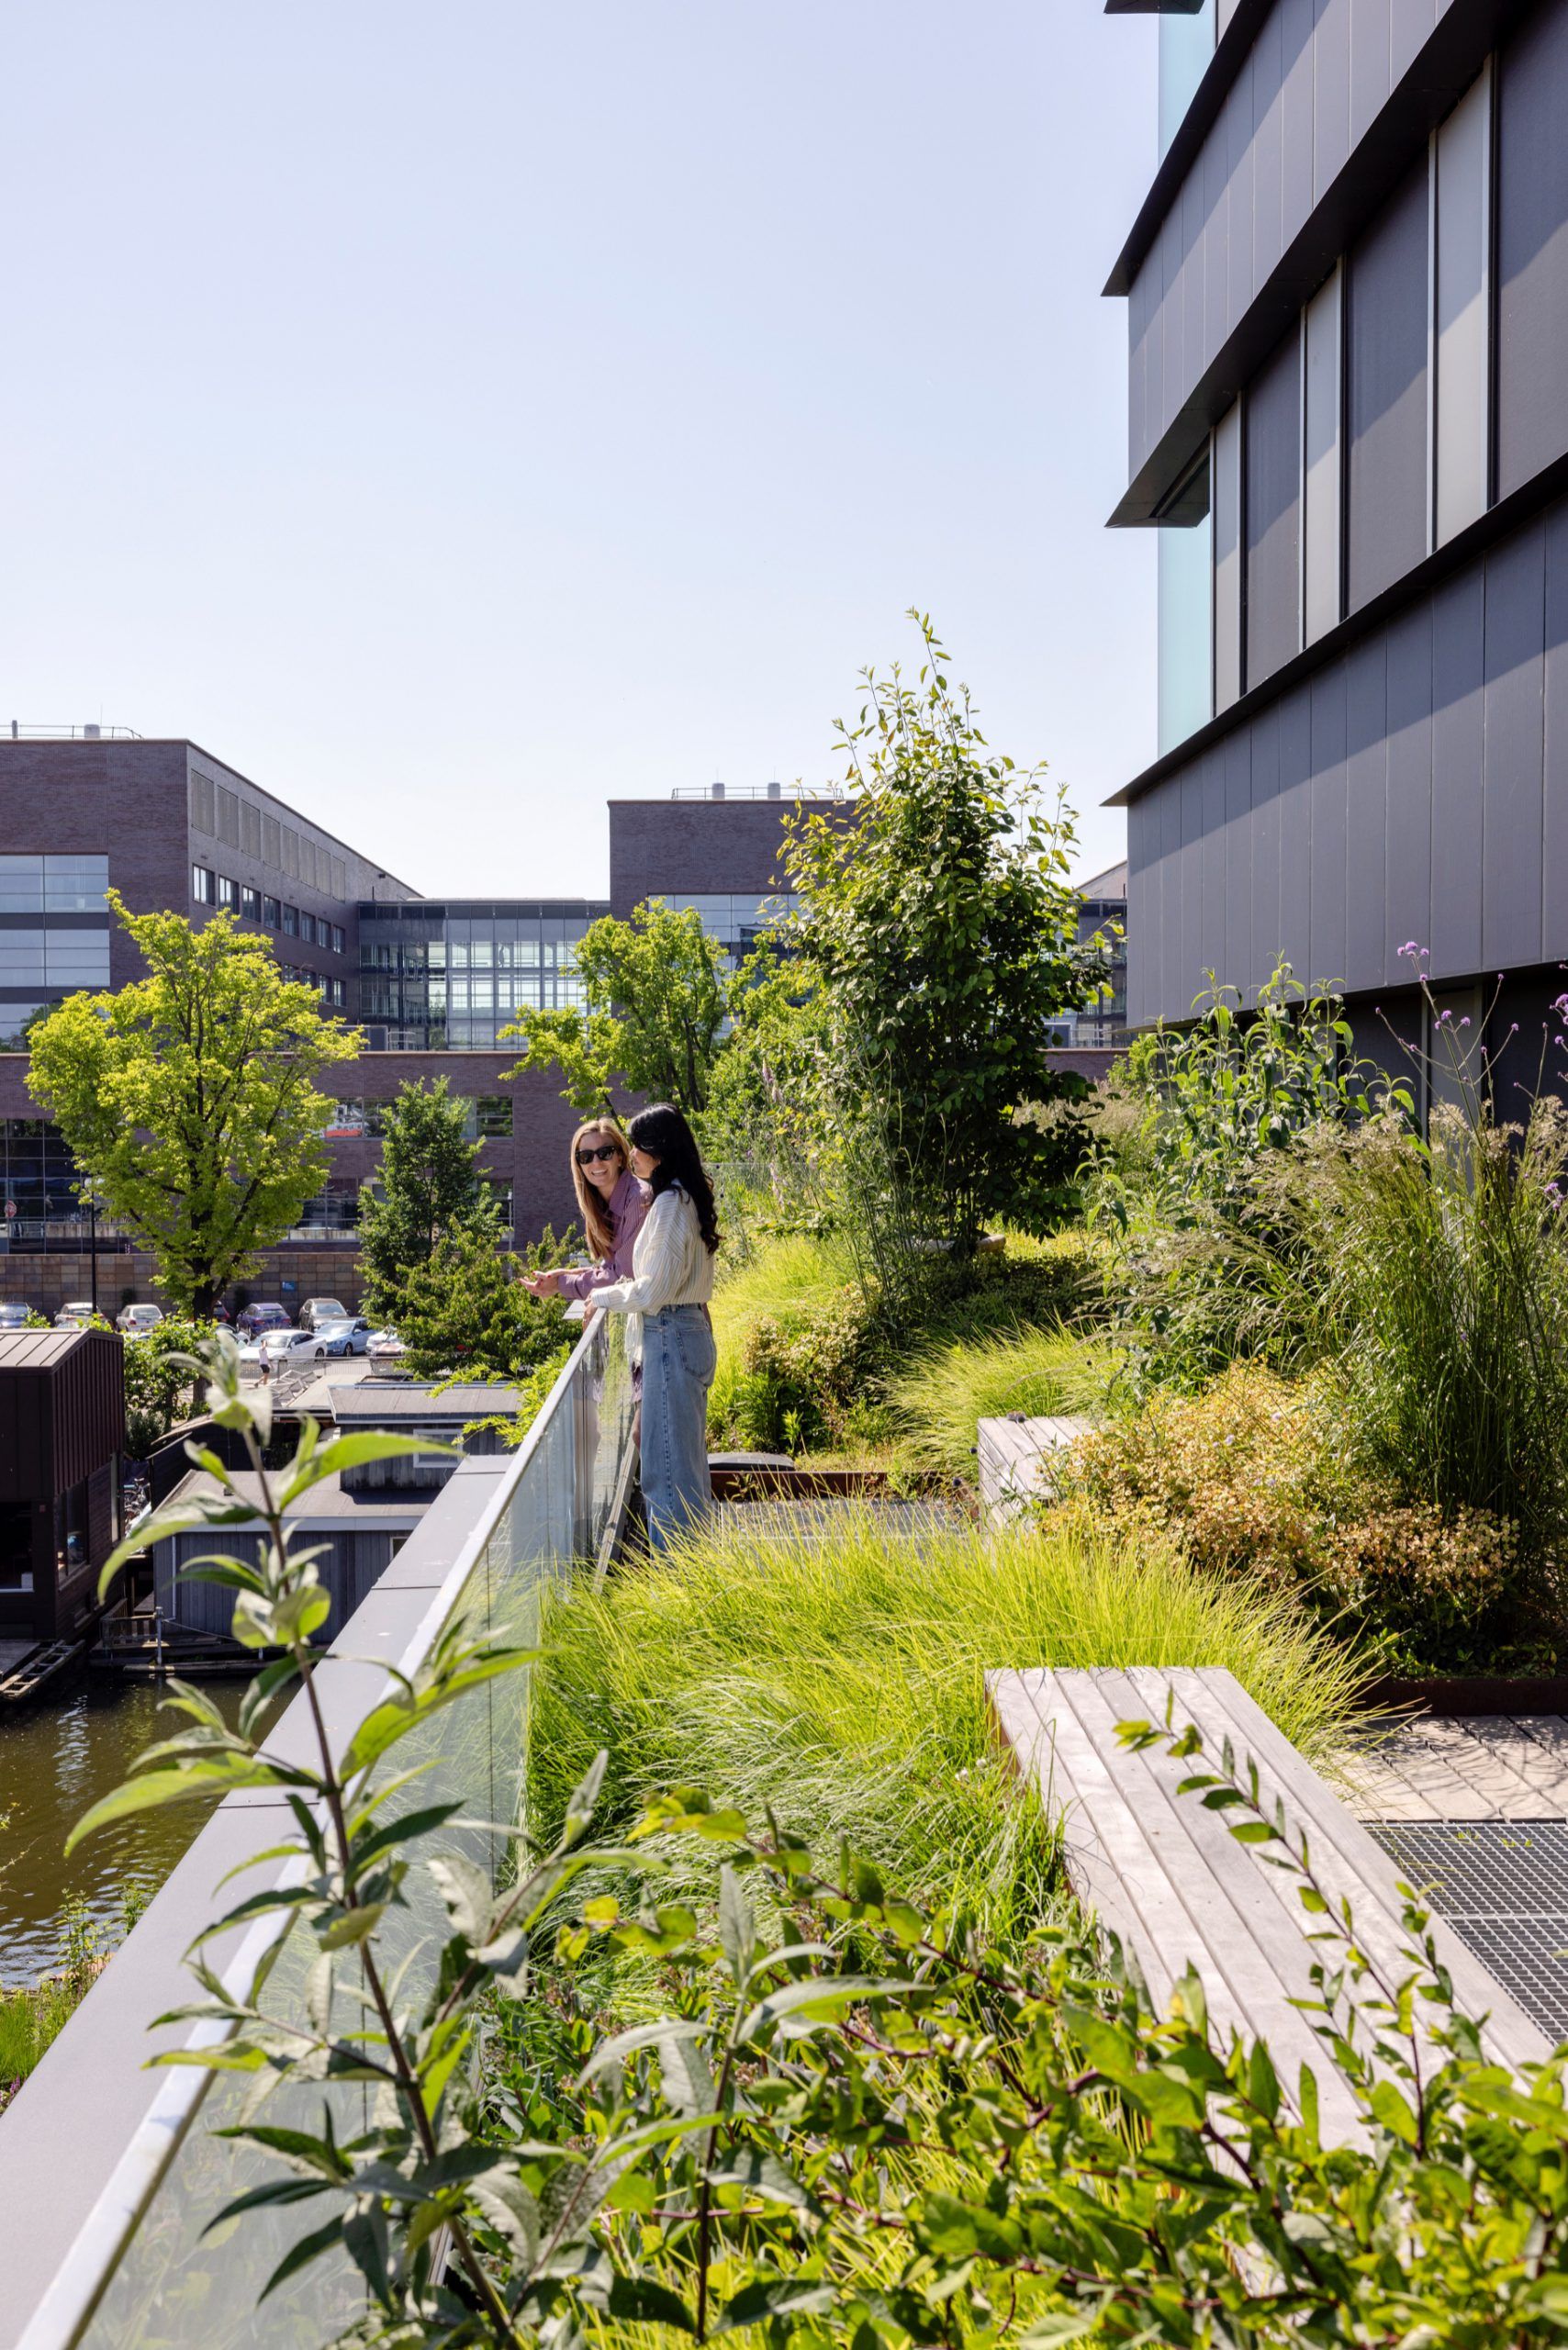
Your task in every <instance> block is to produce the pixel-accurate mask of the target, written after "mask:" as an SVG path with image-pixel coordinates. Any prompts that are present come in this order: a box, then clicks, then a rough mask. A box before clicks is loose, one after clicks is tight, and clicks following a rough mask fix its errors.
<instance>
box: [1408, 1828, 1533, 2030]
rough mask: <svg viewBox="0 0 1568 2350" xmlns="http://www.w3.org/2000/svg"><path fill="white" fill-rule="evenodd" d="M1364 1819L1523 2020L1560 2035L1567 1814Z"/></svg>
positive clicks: (1419, 1892) (1415, 1886)
mask: <svg viewBox="0 0 1568 2350" xmlns="http://www.w3.org/2000/svg"><path fill="white" fill-rule="evenodd" d="M1369 1826H1370V1827H1371V1832H1372V1835H1373V1836H1374V1837H1375V1838H1376V1840H1377V1841H1378V1842H1379V1843H1380V1844H1381V1845H1382V1847H1383V1851H1384V1852H1386V1853H1387V1854H1388V1856H1389V1858H1390V1860H1391V1861H1392V1862H1393V1863H1394V1866H1395V1867H1396V1868H1397V1869H1398V1871H1399V1874H1400V1875H1401V1877H1402V1878H1403V1879H1404V1880H1405V1881H1406V1883H1407V1884H1409V1885H1410V1886H1413V1887H1414V1888H1415V1890H1416V1891H1417V1893H1418V1894H1419V1895H1420V1896H1421V1897H1422V1898H1423V1899H1424V1900H1425V1901H1426V1902H1427V1903H1428V1906H1429V1907H1430V1908H1432V1909H1433V1910H1435V1911H1436V1913H1437V1915H1438V1916H1439V1918H1442V1919H1446V1921H1447V1922H1448V1924H1449V1925H1450V1926H1451V1927H1452V1928H1453V1930H1454V1931H1455V1933H1456V1934H1458V1936H1459V1938H1460V1940H1461V1942H1465V1943H1467V1944H1468V1945H1469V1947H1470V1949H1471V1950H1473V1952H1474V1953H1475V1955H1476V1957H1477V1958H1478V1959H1480V1961H1481V1963H1482V1964H1483V1965H1484V1966H1485V1967H1486V1968H1487V1969H1488V1971H1489V1972H1490V1973H1491V1974H1492V1975H1495V1977H1496V1979H1497V1981H1498V1982H1499V1983H1500V1984H1501V1985H1502V1986H1503V1988H1504V1989H1505V1990H1506V1991H1507V1992H1509V1993H1510V1994H1511V1995H1512V1997H1514V1998H1516V1999H1517V2000H1518V2004H1519V2006H1520V2007H1521V2008H1522V2009H1524V2011H1525V2013H1526V2015H1528V2016H1529V2018H1530V2020H1531V2021H1532V2022H1534V2023H1537V2024H1539V2025H1540V2029H1541V2030H1542V2031H1544V2032H1545V2033H1546V2034H1547V2035H1548V2037H1549V2038H1551V2039H1552V2040H1563V2039H1568V1821H1564V1820H1561V1819H1481V1820H1469V1821H1466V1822H1464V1823H1462V1824H1459V1823H1453V1822H1448V1821H1442V1822H1438V1821H1434V1822H1432V1823H1431V1824H1429V1825H1428V1824H1425V1823H1420V1822H1415V1821H1406V1820H1400V1821H1392V1820H1390V1821H1385V1822H1383V1823H1382V1824H1373V1823H1369Z"/></svg>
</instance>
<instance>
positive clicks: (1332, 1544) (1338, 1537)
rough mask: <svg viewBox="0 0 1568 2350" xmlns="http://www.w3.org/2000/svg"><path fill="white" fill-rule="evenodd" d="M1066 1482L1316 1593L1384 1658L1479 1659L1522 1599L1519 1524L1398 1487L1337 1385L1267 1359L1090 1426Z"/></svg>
mask: <svg viewBox="0 0 1568 2350" xmlns="http://www.w3.org/2000/svg"><path fill="white" fill-rule="evenodd" d="M1058 1496H1059V1497H1060V1499H1059V1502H1058V1506H1062V1505H1065V1506H1068V1507H1076V1508H1079V1509H1088V1510H1089V1511H1092V1512H1095V1511H1097V1512H1103V1513H1104V1514H1106V1515H1108V1516H1110V1517H1111V1518H1112V1520H1113V1521H1114V1523H1115V1524H1116V1525H1118V1526H1120V1527H1123V1528H1124V1529H1126V1530H1127V1531H1128V1532H1129V1533H1130V1532H1131V1531H1132V1530H1134V1529H1136V1528H1137V1527H1144V1528H1147V1529H1148V1530H1149V1531H1151V1532H1154V1533H1156V1534H1158V1535H1159V1536H1161V1537H1163V1538H1165V1539H1169V1540H1172V1541H1175V1542H1178V1543H1179V1544H1180V1545H1181V1547H1182V1550H1184V1551H1185V1553H1186V1555H1187V1557H1188V1558H1189V1559H1190V1560H1191V1561H1193V1565H1194V1566H1195V1567H1197V1568H1199V1569H1201V1570H1202V1571H1203V1572H1205V1573H1211V1574H1222V1575H1247V1576H1253V1577H1257V1578H1259V1579H1260V1580H1261V1581H1262V1582H1263V1583H1267V1584H1269V1585H1270V1586H1271V1587H1272V1588H1274V1589H1276V1590H1280V1591H1290V1590H1294V1591H1301V1592H1304V1593H1305V1594H1306V1595H1309V1596H1310V1597H1311V1598H1312V1599H1313V1601H1314V1603H1315V1605H1316V1606H1318V1607H1320V1608H1321V1609H1323V1610H1324V1611H1325V1612H1331V1613H1336V1614H1338V1613H1343V1615H1344V1616H1345V1617H1346V1619H1347V1621H1346V1625H1345V1628H1346V1629H1348V1630H1350V1631H1351V1632H1352V1633H1354V1634H1355V1635H1357V1636H1359V1637H1364V1638H1365V1639H1366V1640H1367V1641H1368V1642H1369V1644H1370V1645H1371V1646H1372V1648H1373V1650H1374V1651H1376V1652H1377V1653H1378V1654H1379V1655H1380V1657H1381V1659H1382V1661H1383V1662H1384V1663H1386V1664H1389V1665H1395V1664H1397V1665H1400V1666H1402V1667H1406V1668H1410V1669H1414V1670H1417V1671H1452V1670H1462V1669H1467V1668H1470V1667H1473V1665H1475V1664H1476V1663H1478V1662H1484V1661H1485V1660H1486V1659H1487V1658H1488V1657H1489V1656H1490V1655H1491V1654H1492V1653H1493V1652H1494V1649H1495V1643H1496V1642H1497V1641H1499V1640H1501V1639H1505V1638H1506V1636H1507V1632H1508V1629H1509V1627H1510V1621H1511V1617H1512V1615H1513V1613H1514V1610H1515V1607H1516V1605H1517V1598H1518V1578H1517V1573H1516V1557H1517V1550H1518V1542H1517V1535H1516V1530H1515V1528H1514V1527H1513V1526H1512V1524H1511V1523H1509V1522H1508V1521H1507V1520H1506V1519H1504V1518H1501V1517H1499V1516H1495V1515H1494V1514H1492V1513H1489V1512H1485V1511H1480V1510H1473V1509H1468V1508H1460V1509H1458V1510H1456V1511H1450V1512H1447V1513H1445V1512H1443V1511H1441V1510H1440V1509H1439V1507H1438V1506H1437V1505H1435V1504H1434V1503H1432V1502H1430V1501H1428V1500H1426V1499H1423V1498H1420V1497H1417V1498H1414V1499H1412V1498H1410V1497H1408V1496H1406V1495H1405V1494H1402V1493H1401V1491H1400V1489H1399V1487H1398V1485H1397V1483H1395V1482H1394V1480H1393V1479H1391V1478H1390V1477H1389V1476H1388V1475H1386V1474H1385V1473H1384V1472H1383V1471H1382V1470H1381V1469H1379V1468H1378V1467H1377V1466H1376V1464H1372V1465H1368V1464H1367V1463H1366V1462H1365V1460H1363V1459H1361V1458H1358V1456H1357V1455H1356V1453H1355V1451H1354V1449H1353V1448H1352V1447H1350V1446H1348V1445H1347V1443H1346V1438H1345V1431H1344V1427H1343V1424H1342V1422H1341V1421H1340V1420H1339V1418H1338V1415H1337V1414H1336V1412H1335V1410H1334V1407H1333V1400H1332V1395H1331V1393H1330V1392H1329V1391H1327V1389H1326V1388H1325V1387H1324V1386H1323V1385H1322V1384H1320V1383H1318V1382H1309V1383H1301V1384H1295V1385H1293V1384H1291V1383H1290V1382H1286V1381H1284V1380H1282V1379H1279V1378H1277V1377H1276V1376H1274V1375H1273V1374H1272V1373H1271V1372H1270V1371H1266V1370H1264V1369H1263V1368H1262V1367H1261V1366H1260V1365H1258V1364H1256V1363H1238V1364H1235V1365H1233V1366H1232V1368H1231V1369H1230V1370H1229V1371H1227V1372H1226V1373H1225V1374H1224V1376H1223V1377H1221V1378H1220V1379H1218V1380H1216V1381H1215V1382H1214V1384H1213V1385H1212V1386H1211V1387H1210V1388H1209V1389H1208V1390H1207V1391H1206V1393H1204V1394H1203V1395H1200V1396H1198V1397H1195V1398H1191V1397H1186V1396H1182V1395H1177V1394H1162V1395H1157V1396H1155V1397H1153V1398H1151V1399H1150V1401H1149V1403H1148V1405H1147V1406H1146V1407H1145V1409H1144V1410H1143V1411H1141V1412H1140V1413H1139V1414H1137V1416H1136V1417H1132V1418H1128V1419H1124V1420H1119V1421H1116V1422H1114V1423H1113V1424H1112V1425H1110V1426H1108V1427H1105V1428H1103V1429H1102V1430H1100V1431H1098V1432H1097V1433H1096V1434H1094V1435H1092V1436H1089V1437H1084V1438H1081V1439H1080V1440H1079V1442H1078V1443H1077V1444H1076V1445H1074V1446H1073V1447H1072V1449H1071V1451H1070V1455H1069V1456H1068V1459H1067V1460H1066V1461H1065V1462H1064V1463H1063V1467H1062V1471H1061V1473H1060V1476H1059V1477H1058Z"/></svg>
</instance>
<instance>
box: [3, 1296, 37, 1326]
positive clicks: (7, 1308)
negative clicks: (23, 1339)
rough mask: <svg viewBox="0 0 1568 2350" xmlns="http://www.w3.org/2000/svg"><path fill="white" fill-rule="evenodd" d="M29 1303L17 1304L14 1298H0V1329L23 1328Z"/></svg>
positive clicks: (26, 1320) (26, 1319)
mask: <svg viewBox="0 0 1568 2350" xmlns="http://www.w3.org/2000/svg"><path fill="white" fill-rule="evenodd" d="M32 1310H33V1309H32V1307H31V1306H30V1305H18V1304H17V1302H16V1300H15V1299H14V1298H5V1299H0V1330H25V1329H26V1328H27V1326H28V1315H29V1314H30V1313H31V1312H32Z"/></svg>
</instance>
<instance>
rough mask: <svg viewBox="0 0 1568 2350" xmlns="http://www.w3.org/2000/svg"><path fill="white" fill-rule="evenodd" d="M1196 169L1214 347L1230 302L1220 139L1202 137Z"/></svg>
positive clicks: (1209, 337)
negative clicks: (1201, 200)
mask: <svg viewBox="0 0 1568 2350" xmlns="http://www.w3.org/2000/svg"><path fill="white" fill-rule="evenodd" d="M1197 170H1198V172H1199V175H1200V177H1201V179H1202V181H1203V189H1204V348H1205V350H1207V351H1217V350H1218V349H1219V347H1220V345H1221V343H1222V342H1223V341H1225V338H1226V332H1227V331H1228V330H1227V328H1226V312H1227V309H1228V307H1229V302H1230V244H1229V239H1230V187H1229V180H1230V166H1229V158H1228V156H1227V155H1226V149H1225V146H1224V144H1223V142H1222V141H1221V140H1218V139H1212V138H1211V139H1205V140H1204V148H1203V153H1202V155H1201V157H1200V159H1199V162H1198V165H1197ZM1150 445H1151V446H1152V445H1153V444H1152V442H1150Z"/></svg>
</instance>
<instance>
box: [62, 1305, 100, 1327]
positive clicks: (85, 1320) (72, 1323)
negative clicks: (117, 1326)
mask: <svg viewBox="0 0 1568 2350" xmlns="http://www.w3.org/2000/svg"><path fill="white" fill-rule="evenodd" d="M96 1312H97V1308H96V1307H95V1306H94V1305H89V1304H86V1303H85V1302H84V1300H82V1299H80V1298H78V1299H77V1301H76V1302H75V1304H72V1305H62V1307H61V1309H60V1311H59V1313H58V1314H57V1315H55V1317H54V1326H55V1328H56V1329H57V1330H84V1329H85V1328H86V1327H87V1326H88V1324H89V1323H90V1322H91V1321H92V1320H93V1318H94V1315H95V1314H96Z"/></svg>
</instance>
